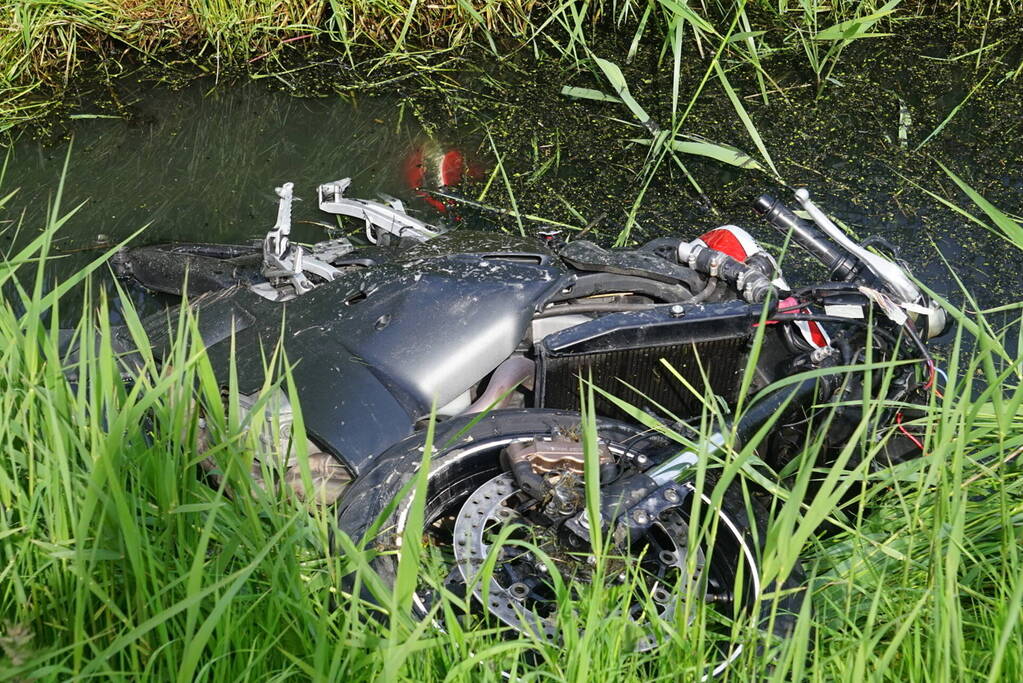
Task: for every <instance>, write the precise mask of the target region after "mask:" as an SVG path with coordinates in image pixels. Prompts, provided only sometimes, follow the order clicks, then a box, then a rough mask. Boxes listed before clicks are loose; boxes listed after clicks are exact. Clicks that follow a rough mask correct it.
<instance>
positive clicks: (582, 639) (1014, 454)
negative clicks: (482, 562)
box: [0, 192, 1023, 681]
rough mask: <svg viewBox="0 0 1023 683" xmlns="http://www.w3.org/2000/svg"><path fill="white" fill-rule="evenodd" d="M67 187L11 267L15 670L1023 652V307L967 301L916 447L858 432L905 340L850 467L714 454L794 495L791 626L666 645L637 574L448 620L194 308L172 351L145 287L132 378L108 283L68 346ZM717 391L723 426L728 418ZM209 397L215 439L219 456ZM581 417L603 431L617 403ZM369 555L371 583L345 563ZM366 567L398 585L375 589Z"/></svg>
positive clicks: (805, 662)
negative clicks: (556, 634)
mask: <svg viewBox="0 0 1023 683" xmlns="http://www.w3.org/2000/svg"><path fill="white" fill-rule="evenodd" d="M59 194H60V193H59V192H58V195H57V198H56V201H55V204H54V206H53V208H52V210H51V214H50V219H49V224H48V225H47V226H45V229H44V230H43V231H42V232H41V233H40V234H39V236H38V238H36V239H35V240H34V241H33V242H32V243H31V244H29V245H28V246H26V247H25V248H24V249H22V250H20V251H18V252H17V253H10V254H7V255H6V257H5V259H4V261H3V263H2V265H0V286H2V287H3V288H4V291H5V292H7V296H6V297H5V299H4V301H3V304H2V307H0V349H2V351H0V385H2V386H3V391H2V393H0V452H2V454H3V455H2V456H0V680H36V679H40V680H68V679H79V678H98V679H104V680H106V679H137V678H140V677H146V678H151V679H155V680H179V681H191V680H237V679H259V680H271V679H272V680H284V679H289V678H293V679H300V680H307V679H313V680H324V681H327V680H376V679H380V678H384V679H388V680H411V679H415V680H420V681H422V680H451V681H463V680H464V681H477V680H494V681H497V680H504V674H505V673H507V674H508V675H510V676H511V677H512V678H516V679H517V678H519V677H525V678H529V679H535V680H540V679H546V678H553V679H557V680H561V679H570V680H602V681H608V680H640V679H641V680H661V679H663V680H679V679H680V678H681V679H683V680H696V679H698V678H699V677H700V675H701V674H702V672H703V671H704V670H705V667H706V666H707V664H708V663H710V662H712V661H714V660H715V658H716V657H717V656H718V652H719V650H718V647H719V642H718V641H719V639H720V635H718V634H720V633H721V629H722V628H724V632H725V633H727V634H730V638H731V639H735V640H737V641H738V642H742V643H743V644H744V645H746V648H745V650H744V653H743V655H742V657H741V658H740V659H739V660H738V661H737V662H736V664H735V666H734V667H733V669H732V671H731V673H730V674H728V676H727V677H729V678H731V679H734V680H750V679H771V680H779V681H782V680H803V679H806V680H860V679H865V678H872V679H883V680H899V681H906V680H965V679H980V680H990V681H997V680H1018V679H1019V678H1020V677H1021V676H1023V627H1021V625H1020V610H1021V605H1023V558H1021V550H1020V548H1021V547H1023V502H1021V501H1023V474H1021V467H1020V463H1021V462H1023V458H1021V457H1020V454H1021V453H1023V409H1021V404H1023V385H1021V379H1023V363H1021V361H1020V359H1019V358H1018V357H1017V356H1016V355H1015V354H1014V353H1012V352H1010V349H1012V348H1015V345H1017V344H1018V342H1019V340H1020V339H1021V338H1023V320H1021V319H1016V320H1014V321H1012V322H1011V324H1009V325H1000V326H995V325H994V324H993V323H991V322H989V321H988V320H986V319H985V316H984V314H982V313H981V314H971V315H967V314H965V313H962V312H958V311H952V313H953V315H954V317H956V318H957V320H958V321H959V322H960V323H961V325H960V327H959V328H958V331H957V333H956V334H955V337H954V340H953V341H952V343H951V348H950V350H949V352H948V354H947V357H948V363H947V367H946V370H947V373H948V377H949V381H948V382H947V383H942V384H941V385H940V393H937V392H936V393H935V394H934V395H933V396H932V398H931V404H930V405H929V407H928V409H927V410H926V411H925V416H924V417H923V418H921V419H920V420H919V421H918V423H917V424H913V425H908V426H909V427H911V428H918V429H919V430H921V433H922V434H923V437H922V440H923V443H924V447H925V451H926V455H925V456H923V457H921V458H919V459H917V460H914V461H912V462H909V463H905V464H903V465H899V466H897V467H895V468H886V467H875V466H873V465H872V464H871V461H870V459H869V458H867V459H863V460H857V459H856V458H854V457H853V456H854V451H855V448H854V447H855V446H857V445H860V446H863V447H864V448H865V449H866V451H867V452H874V451H876V450H877V449H878V448H879V447H880V445H881V444H880V443H879V442H878V441H876V440H875V438H874V437H875V434H876V432H875V431H874V429H873V427H872V425H871V422H870V419H871V417H872V416H875V415H877V414H878V411H879V410H880V408H881V406H880V405H879V404H878V402H877V401H874V400H871V399H870V398H869V397H870V396H871V395H874V396H876V395H880V394H881V393H883V390H884V387H883V385H884V383H885V381H886V380H885V379H884V378H886V377H888V376H889V374H888V373H886V372H885V371H884V370H883V367H884V366H883V364H882V365H879V367H880V368H881V369H882V371H881V373H880V377H881V378H882V379H881V380H880V381H879V384H880V385H881V386H874V387H873V389H872V391H870V392H868V398H866V399H864V400H863V404H862V407H863V409H864V413H865V415H866V416H867V418H866V420H865V421H864V423H863V424H862V425H861V427H860V429H859V431H858V436H857V439H856V443H851V444H850V447H849V448H848V449H846V450H845V451H844V452H843V453H842V455H841V456H840V460H843V461H844V465H845V466H844V467H833V466H828V467H825V466H824V464H823V463H819V462H817V461H816V454H817V452H818V446H819V443H818V438H814V437H811V438H810V439H809V440H808V442H807V443H806V447H805V449H804V452H803V454H802V455H801V457H800V458H798V459H797V460H796V461H795V462H794V464H793V465H791V466H790V467H789V468H787V470H786V471H785V472H782V473H781V474H780V475H775V474H774V473H772V472H771V471H770V470H769V469H767V468H766V467H765V466H764V465H763V463H762V462H761V461H760V460H759V458H758V454H757V450H756V449H755V446H756V443H753V444H750V445H748V446H746V447H744V448H743V449H741V450H739V451H730V452H728V454H727V456H726V457H724V458H723V459H721V460H720V461H707V462H705V463H703V464H702V465H701V466H700V468H699V472H698V475H699V476H700V477H703V481H709V480H708V479H707V478H706V476H705V475H706V474H707V473H709V472H711V471H712V470H713V471H714V472H715V475H716V477H718V478H719V480H720V481H721V482H722V483H721V484H718V485H717V486H715V487H713V488H708V489H707V490H706V493H707V494H708V495H709V496H710V497H711V500H712V501H713V500H717V499H719V496H720V495H722V494H723V487H724V485H726V484H729V485H732V486H735V487H738V488H739V489H740V490H744V491H746V492H747V495H754V494H753V492H754V491H759V490H767V491H770V492H771V493H772V496H771V497H770V499H768V500H769V501H773V502H772V503H771V504H772V507H773V510H772V518H771V519H772V521H771V523H770V524H769V526H768V527H767V537H766V539H765V554H764V557H763V571H764V574H763V576H762V577H761V578H763V579H765V580H770V579H771V578H772V577H775V576H779V575H782V574H784V573H785V572H787V570H788V568H790V567H791V566H792V565H793V563H795V562H796V561H800V560H801V561H802V562H803V565H804V567H805V568H806V570H807V574H808V575H809V577H810V579H809V582H808V586H807V589H806V601H805V603H804V610H803V612H802V613H801V614H800V616H799V620H798V624H797V628H796V631H795V633H794V635H793V637H792V638H790V639H788V640H785V641H782V642H778V641H775V640H774V639H772V638H769V637H768V636H766V635H765V634H764V633H763V632H762V631H760V630H759V629H757V628H756V627H755V625H754V624H753V623H751V620H750V619H749V618H748V617H741V616H740V617H738V618H737V619H736V620H735V621H734V622H732V623H731V624H728V623H724V624H722V623H721V617H720V616H717V615H715V614H714V613H713V612H712V611H711V610H708V609H706V606H703V605H696V606H693V605H689V606H687V608H686V610H685V611H684V612H685V614H684V616H682V617H680V618H679V619H678V620H677V621H676V622H675V623H660V624H655V629H656V631H657V632H658V633H659V634H660V635H661V637H662V638H663V640H664V641H665V642H664V645H663V646H662V647H661V648H659V649H657V650H655V651H652V652H647V653H639V652H634V651H633V644H634V642H635V638H636V637H637V632H636V629H635V627H634V626H633V625H632V624H631V622H630V621H629V620H628V619H626V618H624V617H623V616H622V615H621V613H620V609H619V601H620V600H621V599H622V590H616V589H609V588H607V587H605V586H604V585H603V584H602V583H601V582H595V583H594V584H593V585H591V586H581V587H578V586H577V587H576V588H575V589H574V590H571V591H570V590H568V589H567V588H565V589H563V590H562V591H560V598H559V600H560V610H559V613H560V615H561V627H562V632H563V634H564V637H565V639H566V644H567V646H568V647H566V648H564V649H561V648H557V647H555V646H553V645H552V644H549V643H546V642H544V641H541V640H538V639H534V638H531V637H529V636H524V635H514V634H508V633H507V632H506V629H502V628H500V627H499V625H498V624H495V623H492V622H488V621H485V620H483V621H481V620H479V618H478V617H476V616H467V612H470V610H469V605H468V604H467V602H466V600H465V599H464V598H461V597H459V596H455V595H451V594H448V593H442V599H441V600H439V601H438V603H437V604H436V607H435V609H434V613H433V617H434V619H432V620H427V621H416V620H413V619H411V618H409V616H408V614H407V613H406V607H407V605H408V596H409V594H410V591H411V589H412V588H413V587H414V586H415V585H417V584H421V583H423V582H425V583H428V584H429V583H432V584H433V585H440V584H441V582H442V578H443V577H442V576H441V575H438V573H437V571H438V570H437V566H436V563H435V562H433V561H432V560H431V557H432V555H433V549H431V548H429V547H424V548H422V549H421V552H420V553H411V552H410V553H405V554H403V557H402V561H403V564H402V567H401V570H400V571H399V583H398V585H397V586H396V587H394V589H393V591H392V589H390V588H389V587H386V586H383V585H381V584H380V582H379V581H378V580H376V579H375V575H374V574H373V573H372V572H371V570H370V569H369V565H368V563H367V561H368V559H369V557H370V555H369V554H368V553H367V552H366V551H363V550H361V547H362V546H361V544H362V541H363V539H348V538H346V537H344V536H343V535H339V534H338V533H337V531H336V529H335V522H334V519H333V516H332V514H331V513H330V511H329V510H326V509H313V510H312V511H311V512H310V511H309V510H307V509H306V508H305V507H303V506H302V505H301V504H300V503H299V502H298V501H296V500H294V499H293V498H290V497H288V496H287V495H283V493H282V492H270V493H264V492H262V491H261V490H259V489H255V488H253V487H252V486H251V484H250V480H249V478H248V476H247V474H246V472H247V469H248V467H249V465H250V464H251V462H252V458H253V457H254V454H255V453H257V452H259V449H260V448H262V446H261V445H260V439H259V438H258V434H257V431H258V430H255V429H250V426H251V425H252V424H254V423H255V422H254V421H255V420H259V419H260V418H259V417H258V416H253V415H252V414H244V413H243V412H242V411H241V410H240V409H239V404H238V397H237V391H236V390H235V389H233V388H232V387H231V382H230V381H229V382H228V391H227V396H226V400H225V399H224V396H223V395H222V392H221V389H222V387H221V386H220V382H219V381H218V380H217V379H216V378H215V376H214V373H213V370H212V368H211V367H210V366H209V363H208V361H207V360H206V357H205V355H204V353H203V352H202V346H201V342H200V340H199V337H198V334H197V332H196V329H195V325H194V320H193V319H192V317H191V313H190V312H189V310H188V309H187V308H184V309H181V311H180V313H179V314H178V315H177V316H175V317H172V318H171V319H170V324H171V325H172V326H174V329H176V333H175V334H174V335H173V339H172V341H171V343H170V346H169V349H168V350H167V351H166V356H165V357H164V358H163V359H160V358H157V357H155V356H154V353H156V352H155V349H153V348H151V347H150V345H149V343H148V341H147V339H146V338H145V336H144V334H142V333H141V328H140V324H139V321H138V320H137V319H135V318H134V317H133V316H132V314H131V307H130V305H127V304H126V305H125V308H124V310H125V311H126V316H127V321H128V330H129V331H130V332H131V334H132V336H133V338H134V341H135V343H136V344H137V345H138V346H139V348H140V349H141V353H140V354H139V356H138V357H137V358H135V359H134V360H133V362H134V363H135V364H136V365H135V369H134V370H133V371H132V372H131V374H130V377H131V379H130V381H129V380H126V379H124V378H123V377H122V375H123V369H124V362H126V361H127V359H125V358H120V357H118V356H117V355H116V354H115V352H114V348H115V347H114V344H113V340H112V331H111V328H110V325H109V323H108V315H107V314H108V311H107V306H108V304H107V302H106V301H104V299H103V298H102V297H95V298H92V299H91V300H92V301H94V303H95V305H94V306H92V307H88V308H87V309H86V312H85V313H84V315H83V317H82V318H81V320H80V321H79V322H78V325H77V328H76V335H77V340H78V343H79V346H80V351H79V352H78V353H77V354H74V355H67V354H65V353H63V352H62V350H61V345H60V344H58V336H59V335H58V333H57V332H58V331H57V320H58V317H59V305H60V297H61V296H62V295H63V294H64V293H66V292H67V291H69V290H70V289H71V288H72V287H77V286H88V277H89V275H90V270H91V271H92V272H96V271H98V270H99V269H100V268H101V267H102V265H101V261H97V262H96V264H95V265H94V266H93V267H92V268H91V269H87V270H86V271H83V273H82V274H81V275H79V276H78V277H77V278H74V279H73V280H71V281H67V282H64V283H61V284H60V285H58V286H57V288H56V289H47V287H48V285H47V280H46V278H45V261H46V259H47V256H48V253H49V249H50V242H51V240H52V238H53V236H54V233H55V231H57V230H58V229H59V227H60V225H61V224H63V223H65V222H67V221H69V220H74V216H73V211H72V212H68V213H61V211H60V208H59V207H60V196H59ZM7 201H9V197H7V198H4V199H2V200H0V205H2V204H3V203H6V202H7ZM996 215H997V214H992V216H993V217H994V216H996ZM20 227H21V228H22V229H27V228H34V227H36V226H20ZM37 266H38V269H37V270H35V271H34V272H33V269H36V268H37ZM967 342H969V346H970V347H971V350H970V351H964V350H963V349H964V347H965V346H966V345H967ZM286 361H287V359H286V358H283V357H282V356H281V355H280V354H279V353H277V354H271V355H270V356H269V357H268V361H267V362H268V365H269V368H268V370H269V372H268V377H269V378H270V379H269V380H268V381H267V384H266V386H265V387H264V392H263V394H264V395H265V396H269V394H270V392H272V391H273V390H274V389H275V387H276V386H278V383H287V382H289V381H290V379H289V375H288V372H287V362H286ZM69 376H70V377H72V378H73V381H72V380H71V379H69ZM610 389H611V390H612V391H613V392H614V393H621V392H620V391H619V389H618V388H616V387H610ZM692 390H693V391H696V392H701V388H700V387H692ZM626 399H627V396H626ZM619 401H621V399H619ZM590 404H592V401H590ZM622 405H623V406H624V405H626V404H624V403H623V404H622ZM707 405H708V410H707V412H706V413H705V415H704V416H703V417H702V419H701V420H699V421H698V422H697V423H696V424H695V426H696V427H697V429H698V430H699V431H701V432H703V433H707V432H709V431H713V430H714V429H716V427H717V424H718V422H719V420H720V418H721V416H720V414H719V411H720V408H718V407H716V406H715V404H714V403H713V402H708V403H707ZM200 407H201V411H200ZM299 408H300V406H296V409H298V410H297V415H298V418H297V420H296V425H295V429H296V433H297V438H296V443H298V444H302V443H304V438H302V425H301V411H300V409H299ZM634 414H635V415H636V417H637V419H638V420H640V421H646V422H648V424H649V426H650V427H651V428H656V429H660V430H662V431H663V430H665V429H666V428H665V427H664V425H663V424H662V423H660V422H653V421H651V420H650V418H649V416H646V415H645V414H644V413H641V412H640V411H638V410H636V411H634ZM200 418H202V419H203V420H204V423H205V425H206V427H205V429H206V430H207V431H208V433H209V437H208V439H209V443H211V444H212V447H211V448H210V449H208V450H206V451H202V452H200V449H199V448H198V444H197V440H199V439H200V438H204V437H203V435H202V430H201V429H200ZM583 432H584V442H592V440H593V436H594V435H593V433H592V432H593V422H592V415H588V417H587V418H586V419H584V421H583ZM817 433H819V432H811V434H817ZM669 434H670V432H669ZM675 438H677V439H679V441H680V442H685V439H684V438H683V436H682V435H675ZM429 456H430V449H429V448H427V449H426V451H425V452H424V462H427V461H428V458H429ZM205 457H213V458H215V460H216V462H217V463H218V464H219V467H220V469H221V471H222V472H223V474H224V477H225V478H224V483H223V484H222V485H221V486H220V487H219V488H213V487H211V486H209V485H208V484H207V483H206V482H204V481H202V480H201V479H200V477H199V475H198V472H199V467H198V465H199V461H200V460H201V459H203V458H205ZM300 457H301V453H300ZM591 465H592V463H591ZM591 475H592V472H591ZM811 482H812V483H813V485H812V486H811ZM708 486H709V484H708ZM228 491H231V492H232V493H233V495H232V496H231V497H228V495H227V492H228ZM422 495H424V489H423V487H422V482H420V486H419V488H418V496H419V500H420V504H421V501H422ZM590 502H591V507H592V503H593V501H590ZM822 524H827V525H829V526H830V528H831V529H832V531H831V532H830V533H828V534H823V535H822V534H821V533H820V530H821V525H822ZM708 532H709V533H712V530H708ZM414 540H415V535H414V534H413V535H410V536H409V537H408V542H412V541H414ZM332 549H334V550H332ZM337 549H345V550H347V552H346V553H344V554H341V553H339V552H338V551H337ZM417 555H418V556H419V558H421V559H420V560H417ZM352 574H354V576H355V577H356V584H355V590H354V591H352V590H349V589H350V587H351V584H348V583H344V582H342V580H341V579H342V576H345V575H352ZM635 580H636V579H635V577H633V581H635ZM363 586H365V587H367V588H369V589H371V590H370V591H369V592H370V593H373V594H375V595H376V596H377V600H376V601H375V602H373V603H370V602H367V601H364V600H363V599H362V598H361V597H359V596H360V595H361V587H363ZM346 587H348V588H346ZM634 587H635V584H634V583H630V584H629V585H627V586H626V587H625V589H633V588H634ZM765 599H767V600H771V596H767V598H765ZM690 617H691V620H690ZM435 623H437V624H439V625H441V626H442V628H441V629H438V628H435V627H434V624H435Z"/></svg>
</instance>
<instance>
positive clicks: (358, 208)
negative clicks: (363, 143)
mask: <svg viewBox="0 0 1023 683" xmlns="http://www.w3.org/2000/svg"><path fill="white" fill-rule="evenodd" d="M351 184H352V179H351V178H342V179H341V180H336V181H334V182H332V183H324V184H323V185H320V186H319V187H318V188H317V189H316V191H317V194H318V196H319V204H320V210H321V211H324V212H326V213H331V214H336V215H340V216H351V217H353V218H361V219H363V220H364V221H365V222H366V234H367V236H368V237H369V238H370V241H371V242H374V243H375V242H376V239H377V238H376V236H375V235H374V234H373V231H374V229H375V230H377V231H382V232H385V233H388V234H391V235H394V236H395V237H398V238H400V239H408V240H412V241H413V242H425V241H427V240H429V239H433V238H434V237H436V236H438V235H439V234H440V233H441V231H440V230H438V229H437V228H436V227H434V226H432V225H429V224H428V223H425V222H423V221H421V220H419V219H418V218H413V217H412V216H409V215H408V214H407V213H405V207H404V206H402V204H401V203H400V202H395V203H393V204H392V205H387V204H383V203H381V202H375V201H372V200H369V199H346V198H345V197H344V192H345V190H346V189H348V186H349V185H351Z"/></svg>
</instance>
